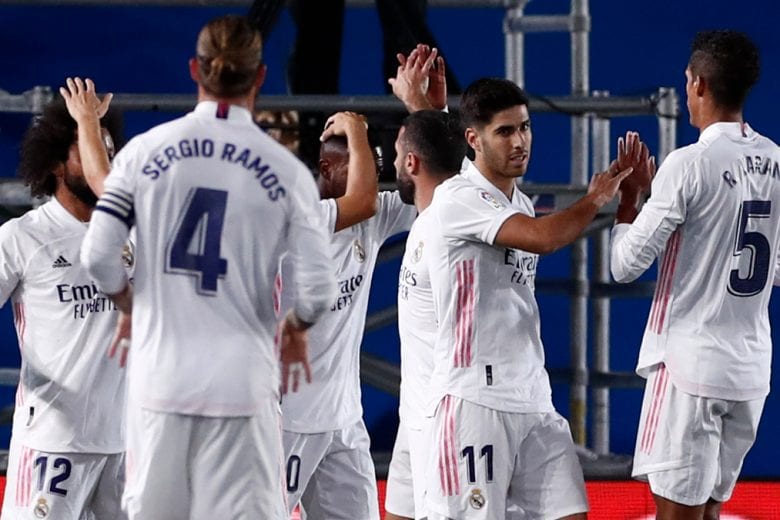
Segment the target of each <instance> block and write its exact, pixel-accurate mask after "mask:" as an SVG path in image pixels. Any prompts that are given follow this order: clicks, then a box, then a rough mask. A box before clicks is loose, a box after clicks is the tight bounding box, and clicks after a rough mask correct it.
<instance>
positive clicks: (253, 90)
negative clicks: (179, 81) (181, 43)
mask: <svg viewBox="0 0 780 520" xmlns="http://www.w3.org/2000/svg"><path fill="white" fill-rule="evenodd" d="M261 58H262V39H261V37H260V33H259V32H258V31H257V30H256V29H254V28H253V27H252V26H251V25H250V24H249V21H248V20H247V19H246V18H245V17H243V16H236V15H227V16H220V17H219V18H215V19H213V20H211V21H210V22H209V23H207V24H206V25H205V27H203V29H201V31H200V34H199V35H198V43H197V48H196V57H195V58H193V59H192V60H190V74H191V75H192V79H194V80H195V81H196V82H197V83H198V85H199V86H200V87H201V88H202V89H203V90H204V91H205V92H206V93H207V94H208V95H210V96H212V97H215V98H221V99H235V98H242V97H248V96H251V98H252V99H254V96H255V95H256V94H257V91H258V90H259V88H260V85H261V84H262V83H263V79H265V65H263V63H262V61H261Z"/></svg>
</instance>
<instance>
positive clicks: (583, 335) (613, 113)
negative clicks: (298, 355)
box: [0, 0, 679, 455]
mask: <svg viewBox="0 0 780 520" xmlns="http://www.w3.org/2000/svg"><path fill="white" fill-rule="evenodd" d="M529 1H530V0H429V1H428V4H429V6H431V7H503V8H505V9H506V15H505V17H504V24H503V31H504V35H505V38H504V45H505V53H506V54H505V56H506V59H505V74H506V77H507V78H509V79H511V80H513V81H514V82H515V83H517V84H518V85H520V86H521V87H522V86H523V85H524V83H525V76H524V55H525V52H524V48H525V47H524V46H525V37H526V33H536V32H568V33H569V35H570V43H571V45H570V47H571V90H570V95H568V96H559V97H544V98H532V99H531V103H530V106H529V109H530V111H531V112H536V113H540V112H563V113H566V114H569V115H570V117H571V143H572V161H571V171H570V182H569V184H568V185H545V184H526V185H524V188H523V191H525V192H526V193H528V194H529V195H535V194H545V195H552V196H553V197H554V207H555V209H559V208H563V207H566V206H568V205H569V204H570V203H571V202H573V201H574V200H576V198H578V197H579V196H581V195H583V194H584V193H585V192H586V188H587V184H588V179H589V177H590V171H591V168H590V163H591V157H592V167H593V170H595V171H604V170H606V169H607V167H608V164H609V160H610V142H611V139H610V120H611V118H614V117H621V116H640V115H644V116H654V117H656V118H657V120H658V130H659V147H658V154H657V155H658V162H659V164H660V163H661V162H662V161H663V159H664V158H665V157H666V156H667V155H668V154H669V153H670V152H671V151H672V150H674V149H675V147H676V140H677V135H676V121H677V117H678V114H679V98H678V95H677V93H676V92H675V90H674V89H672V88H659V89H658V90H657V91H655V92H653V93H651V94H649V95H647V96H631V97H617V96H610V95H609V93H608V92H604V91H599V92H592V93H591V92H590V78H589V69H590V53H589V35H590V30H591V18H590V11H589V5H588V1H587V0H571V4H570V5H571V7H570V12H569V13H568V14H563V15H526V14H525V13H524V9H525V7H526V5H527V4H528V2H529ZM19 4H25V5H29V4H39V5H47V4H49V5H54V4H56V5H82V6H84V5H117V6H119V5H121V6H139V5H147V6H150V5H155V6H206V5H208V6H210V7H213V6H227V7H248V6H249V5H250V4H251V1H250V0H0V6H2V5H19ZM346 4H347V6H352V7H367V6H371V5H373V1H372V0H347V2H346ZM52 98H53V96H52V90H51V88H50V87H47V86H35V87H32V88H31V89H30V90H28V91H26V92H24V93H21V94H10V93H8V92H5V91H2V90H0V113H2V112H15V113H30V114H38V113H40V112H41V111H42V109H43V107H44V106H45V104H46V103H47V102H48V101H50V100H51V99H52ZM195 103H196V97H195V96H194V95H172V94H133V93H120V94H116V95H115V96H114V100H113V102H112V106H115V107H117V108H119V109H121V110H136V111H139V110H140V111H188V110H190V109H191V108H192V107H193V106H194V105H195ZM449 105H450V106H451V107H453V108H457V105H458V99H456V98H450V99H449ZM257 106H258V107H262V108H263V109H270V110H289V109H296V110H304V111H305V110H318V111H335V110H354V111H368V110H370V111H389V112H402V111H405V108H404V107H403V105H402V104H401V103H400V102H399V101H398V100H396V99H395V98H393V97H392V96H324V95H323V96H260V97H259V98H258V102H257ZM591 136H592V139H591ZM591 146H592V149H591ZM30 203H31V200H30V197H29V193H28V192H27V190H26V189H25V188H24V187H23V186H22V185H21V184H20V183H19V182H18V181H6V182H2V183H0V204H2V205H12V206H22V205H29V204H30ZM612 210H613V211H614V207H613V208H612ZM612 220H613V214H612V213H610V212H609V211H607V212H606V213H605V214H602V215H600V216H599V217H598V218H597V219H596V221H594V223H593V224H592V225H591V226H590V228H589V229H588V231H587V232H586V238H582V239H580V240H578V241H577V242H575V243H574V244H573V245H572V258H571V266H570V271H571V276H570V278H569V279H568V280H538V281H537V288H538V289H539V290H540V291H553V292H558V293H566V294H569V295H570V297H571V307H570V313H571V335H570V351H571V368H570V369H569V370H566V371H557V372H556V371H551V376H552V379H553V380H554V381H556V380H558V381H566V382H568V383H570V385H571V390H570V395H569V399H570V409H571V414H570V417H569V420H570V423H571V429H572V434H573V436H574V440H575V442H577V443H578V444H579V445H581V446H584V445H585V444H586V416H587V391H588V387H592V388H593V408H594V410H593V412H594V414H593V430H592V443H591V446H592V449H593V450H594V451H595V453H596V454H598V455H606V454H608V453H609V451H610V450H609V446H610V441H609V424H610V418H609V388H610V387H639V386H641V381H640V380H638V379H637V378H636V376H634V375H633V374H632V373H615V372H611V371H610V359H609V344H610V333H609V323H610V308H609V301H610V298H612V297H616V296H628V295H633V296H637V295H650V294H651V293H652V289H653V284H647V283H645V284H642V283H638V284H632V285H631V286H627V287H626V286H618V285H616V284H612V283H611V281H610V276H609V227H610V226H611V224H612ZM591 237H592V238H593V241H594V252H595V258H594V275H595V276H594V279H593V280H591V279H589V277H588V260H589V259H588V242H587V241H588V239H589V238H591ZM402 249H403V248H402V247H398V246H396V247H395V248H394V249H393V248H391V249H390V250H385V251H384V252H383V255H384V256H388V255H393V254H395V255H400V253H401V252H402ZM380 261H381V258H380ZM589 302H592V303H593V317H594V318H593V331H592V332H593V348H594V358H593V359H594V363H593V367H592V368H589V367H588V363H587V346H588V333H589V330H588V320H587V313H588V305H589ZM395 319H396V313H395V310H394V309H392V308H390V309H386V310H384V311H381V312H379V313H377V314H375V315H373V316H369V317H368V320H367V324H366V331H367V332H368V331H370V330H374V329H377V328H379V327H382V326H385V325H387V324H390V323H392V322H393V321H395ZM362 362H363V370H362V375H363V377H364V382H367V383H369V384H372V385H374V386H377V387H379V388H380V389H385V390H387V391H390V392H395V393H397V390H398V382H399V381H400V373H399V371H398V369H397V367H393V366H389V364H388V363H386V362H382V361H381V360H379V359H376V358H374V357H372V356H370V355H367V354H364V355H363V356H362ZM0 372H1V373H0V376H2V377H0V384H3V383H8V382H11V381H12V380H14V377H15V375H14V374H12V373H10V371H8V370H3V369H0Z"/></svg>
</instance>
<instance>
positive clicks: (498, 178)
mask: <svg viewBox="0 0 780 520" xmlns="http://www.w3.org/2000/svg"><path fill="white" fill-rule="evenodd" d="M474 166H476V167H477V169H478V170H479V173H481V174H482V176H483V177H485V178H486V179H487V180H488V181H490V183H491V184H492V185H493V186H495V187H496V188H498V189H499V190H501V192H502V193H503V194H504V195H506V198H508V199H509V200H512V193H513V192H514V189H515V179H514V177H507V176H505V175H501V174H500V173H498V172H496V171H494V170H492V169H491V168H490V167H489V166H488V165H487V164H486V163H485V159H484V156H482V155H479V154H478V155H477V157H476V158H475V160H474Z"/></svg>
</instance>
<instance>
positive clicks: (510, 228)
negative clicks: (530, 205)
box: [495, 163, 632, 255]
mask: <svg viewBox="0 0 780 520" xmlns="http://www.w3.org/2000/svg"><path fill="white" fill-rule="evenodd" d="M631 172H632V169H631V168H628V169H626V170H623V171H620V172H617V164H616V163H613V166H612V167H610V169H609V170H608V171H606V172H603V173H597V174H596V175H594V176H593V178H592V179H591V181H590V186H589V187H588V194H587V195H585V196H584V197H582V198H581V199H580V200H578V201H577V202H575V203H574V204H572V205H571V206H569V207H568V208H566V209H564V210H562V211H558V212H555V213H552V214H550V215H545V216H544V217H538V218H534V217H529V216H528V215H523V214H519V213H518V214H515V215H513V216H511V217H509V218H508V219H507V220H506V221H505V222H504V224H503V225H502V226H501V228H499V230H498V233H497V234H496V239H495V244H496V245H499V246H504V247H511V248H515V249H522V250H523V251H528V252H529V253H537V254H540V255H544V254H548V253H552V252H553V251H556V250H558V249H560V248H561V247H564V246H566V245H568V244H571V243H572V242H574V241H575V240H576V239H577V238H578V237H579V236H580V234H582V232H583V231H584V230H585V228H586V227H587V226H588V224H590V222H591V221H592V220H593V218H594V217H595V216H596V214H597V213H598V212H599V210H600V209H601V208H602V207H604V205H605V204H607V203H608V202H609V201H611V200H612V199H613V198H614V197H615V195H617V192H618V188H619V186H620V183H621V182H622V181H623V179H625V178H626V177H628V176H629V175H630V174H631Z"/></svg>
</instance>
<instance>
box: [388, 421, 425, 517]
mask: <svg viewBox="0 0 780 520" xmlns="http://www.w3.org/2000/svg"><path fill="white" fill-rule="evenodd" d="M429 435H430V429H429V428H425V429H415V428H411V427H409V426H406V425H405V424H404V422H403V421H401V423H400V424H399V425H398V434H397V435H396V438H395V445H394V446H393V458H392V459H391V460H390V467H389V468H388V471H387V494H386V495H385V510H386V511H389V512H390V513H393V514H394V515H396V516H403V517H406V518H416V519H421V518H425V517H426V514H425V465H426V463H427V459H428V437H429Z"/></svg>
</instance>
